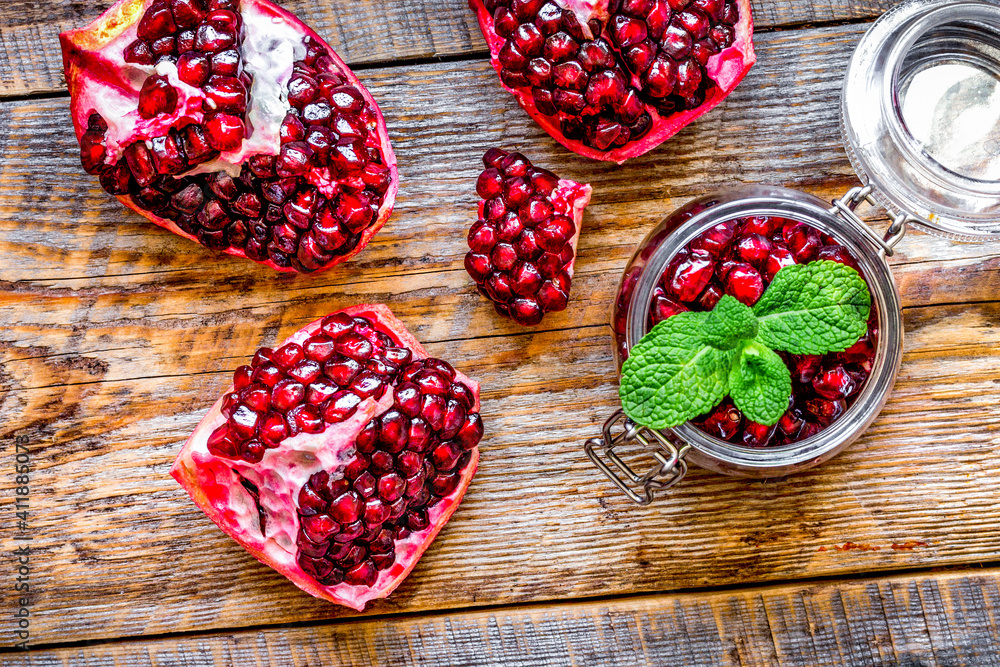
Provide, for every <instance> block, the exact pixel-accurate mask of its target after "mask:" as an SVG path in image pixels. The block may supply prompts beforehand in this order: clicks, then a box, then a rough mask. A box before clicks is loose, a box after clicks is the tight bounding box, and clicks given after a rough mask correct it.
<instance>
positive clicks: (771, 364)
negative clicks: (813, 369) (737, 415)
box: [729, 341, 792, 426]
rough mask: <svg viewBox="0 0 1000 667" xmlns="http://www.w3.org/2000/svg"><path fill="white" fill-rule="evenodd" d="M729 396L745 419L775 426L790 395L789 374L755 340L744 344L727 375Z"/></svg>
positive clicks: (771, 352)
mask: <svg viewBox="0 0 1000 667" xmlns="http://www.w3.org/2000/svg"><path fill="white" fill-rule="evenodd" d="M729 385H730V387H729V393H730V395H731V396H732V397H733V403H735V404H736V407H738V408H739V409H740V410H741V411H742V412H743V414H744V415H746V416H747V418H749V419H751V420H753V421H755V422H757V423H758V424H766V425H767V426H772V425H774V424H777V423H778V420H779V419H781V415H783V414H784V413H785V410H787V409H788V398H789V396H791V395H792V374H791V373H789V372H788V367H787V366H785V362H784V361H782V360H781V357H779V356H778V355H777V354H775V353H774V351H772V350H771V349H770V348H769V347H766V346H765V345H762V344H760V343H758V342H756V341H751V342H748V343H746V345H744V347H743V349H742V350H741V354H740V356H739V359H738V360H737V361H736V364H735V365H734V366H733V372H732V374H731V375H730V376H729Z"/></svg>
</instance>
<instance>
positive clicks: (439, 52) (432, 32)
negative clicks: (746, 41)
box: [0, 0, 892, 98]
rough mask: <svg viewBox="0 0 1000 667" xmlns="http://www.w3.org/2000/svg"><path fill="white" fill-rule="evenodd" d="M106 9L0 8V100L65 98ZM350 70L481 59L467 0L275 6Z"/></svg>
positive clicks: (8, 0) (758, 11)
mask: <svg viewBox="0 0 1000 667" xmlns="http://www.w3.org/2000/svg"><path fill="white" fill-rule="evenodd" d="M111 4H112V2H111V1H110V0H100V1H98V2H82V1H81V0H47V1H43V2H39V1H36V0H5V2H4V3H3V10H4V11H3V12H0V98H2V97H4V96H11V95H18V96H20V95H32V94H40V93H49V94H51V93H59V92H63V91H64V90H65V81H64V80H63V77H62V56H61V55H60V50H59V39H58V36H59V33H60V32H62V31H64V30H68V29H70V28H78V27H80V26H83V25H86V24H87V23H89V22H90V21H92V20H93V19H94V18H96V17H97V16H98V15H99V14H100V13H101V12H103V11H104V10H105V9H107V8H108V7H109V6H110V5H111ZM279 4H281V5H282V6H284V7H287V8H288V9H289V10H290V11H292V12H294V13H295V14H297V15H298V16H299V17H300V18H301V19H302V20H303V21H305V22H306V23H307V24H309V25H310V26H312V27H313V28H314V29H315V30H316V31H317V32H318V33H319V34H320V35H322V36H323V38H324V39H326V40H327V41H328V42H329V43H330V45H331V46H333V48H334V50H336V51H337V53H339V54H340V56H341V57H342V58H344V60H346V61H347V62H348V64H350V65H351V66H352V67H358V66H372V65H378V64H389V63H392V62H393V61H399V60H426V59H432V58H456V57H473V56H475V57H482V56H484V55H485V54H486V52H487V49H486V43H485V42H484V41H483V38H482V34H481V33H480V31H479V26H478V24H477V23H476V19H475V16H474V15H473V13H472V12H471V11H470V10H469V7H468V1H467V0H418V1H416V2H412V1H408V0H384V1H379V0H365V1H364V2H357V1H352V0H331V1H329V2H314V1H312V0H288V1H286V2H280V3H279ZM891 4H892V3H891V2H890V1H889V0H831V1H828V2H821V1H818V0H807V1H802V2H796V1H794V0H756V1H755V2H753V11H754V18H755V21H756V25H757V29H758V30H769V29H773V28H781V27H789V26H797V25H802V24H804V23H809V24H821V23H829V22H834V21H851V20H866V19H872V18H874V17H876V16H879V15H880V14H882V13H883V12H884V11H885V10H886V9H888V8H889V6H891Z"/></svg>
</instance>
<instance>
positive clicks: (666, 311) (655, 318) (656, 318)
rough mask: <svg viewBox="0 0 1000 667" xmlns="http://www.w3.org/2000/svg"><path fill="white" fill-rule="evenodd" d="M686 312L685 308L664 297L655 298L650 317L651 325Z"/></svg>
mask: <svg viewBox="0 0 1000 667" xmlns="http://www.w3.org/2000/svg"><path fill="white" fill-rule="evenodd" d="M686 310H687V308H685V307H684V306H682V305H681V304H679V303H677V302H676V301H672V300H670V299H668V298H667V297H665V296H657V297H654V298H653V305H652V307H651V314H650V317H651V318H652V323H653V325H656V324H659V323H660V322H662V321H663V320H665V319H667V318H668V317H672V316H674V315H676V314H677V313H683V312H684V311H686Z"/></svg>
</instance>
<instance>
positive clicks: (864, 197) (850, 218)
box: [830, 185, 915, 257]
mask: <svg viewBox="0 0 1000 667" xmlns="http://www.w3.org/2000/svg"><path fill="white" fill-rule="evenodd" d="M874 192H875V188H873V187H872V186H871V185H865V186H860V185H859V186H857V187H854V188H851V189H850V190H848V191H847V193H846V194H844V196H843V197H841V198H840V199H834V200H833V208H831V209H830V213H831V214H833V215H836V216H840V218H841V219H842V220H844V221H845V222H847V223H848V224H851V225H856V226H857V227H858V228H860V229H861V230H863V231H864V233H865V235H866V237H867V238H868V239H869V240H871V241H872V243H873V244H875V248H876V250H878V251H879V252H880V253H881V254H882V255H884V256H885V257H892V254H893V252H894V250H893V249H894V248H895V247H896V244H897V243H899V242H900V241H902V240H903V236H905V235H906V225H907V224H908V223H910V222H912V221H914V220H915V218H914V217H913V216H912V215H909V214H908V213H900V214H898V215H893V214H892V213H891V212H890V211H886V212H887V213H888V214H889V215H890V216H892V218H893V220H892V222H891V223H890V224H889V228H888V229H887V230H886V232H885V234H884V235H883V236H879V235H878V233H877V232H876V231H875V230H873V229H872V228H871V227H869V226H868V225H867V224H866V223H865V221H864V220H862V219H861V218H860V217H858V214H857V213H856V212H855V211H856V210H857V208H858V206H860V205H861V204H862V203H865V202H867V203H868V204H869V205H870V206H872V207H874V208H881V207H880V206H879V203H878V201H876V200H875V197H874V196H873V193H874Z"/></svg>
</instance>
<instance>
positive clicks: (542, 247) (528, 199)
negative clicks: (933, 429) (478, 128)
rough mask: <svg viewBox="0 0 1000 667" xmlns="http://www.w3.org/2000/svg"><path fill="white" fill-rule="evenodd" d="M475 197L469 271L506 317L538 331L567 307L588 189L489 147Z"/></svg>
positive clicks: (497, 309)
mask: <svg viewBox="0 0 1000 667" xmlns="http://www.w3.org/2000/svg"><path fill="white" fill-rule="evenodd" d="M483 164H484V165H485V166H486V169H485V170H484V171H483V173H482V174H480V175H479V180H478V181H477V183H476V192H477V193H478V194H479V196H480V197H482V201H480V202H479V220H477V221H476V223H475V224H474V225H473V226H472V228H471V229H470V230H469V248H470V250H469V252H468V254H467V255H466V256H465V270H466V271H468V272H469V275H470V276H472V279H473V280H474V281H476V286H477V287H478V289H479V292H480V294H482V295H483V296H485V297H486V298H487V299H489V300H490V301H492V302H493V306H494V308H496V311H497V312H498V313H500V314H501V315H504V316H506V317H509V318H511V319H513V320H514V321H515V322H517V323H518V324H523V325H525V326H533V325H535V324H538V323H539V322H541V321H542V317H543V316H544V315H545V313H550V312H553V311H559V310H563V309H565V308H566V304H567V302H568V300H569V291H570V284H571V282H572V280H573V264H574V263H575V261H576V244H577V242H578V241H579V239H580V226H581V223H582V222H583V209H584V208H586V206H587V204H588V203H590V193H591V188H590V186H589V185H586V184H580V183H577V182H575V181H570V180H567V179H560V178H559V177H558V176H556V175H555V174H553V173H552V172H551V171H548V170H546V169H540V168H538V167H535V166H533V165H532V164H531V162H530V161H529V160H528V158H526V157H524V156H523V155H521V154H520V153H508V152H506V151H502V150H499V149H496V148H491V149H490V150H488V151H487V152H486V155H485V156H483Z"/></svg>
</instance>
